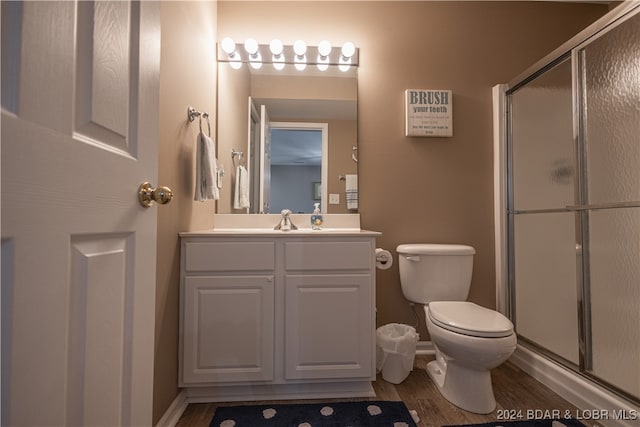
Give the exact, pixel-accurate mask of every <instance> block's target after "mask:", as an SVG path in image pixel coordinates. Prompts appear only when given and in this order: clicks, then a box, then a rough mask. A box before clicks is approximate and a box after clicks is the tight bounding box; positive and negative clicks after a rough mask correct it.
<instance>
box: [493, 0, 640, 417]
mask: <svg viewBox="0 0 640 427" xmlns="http://www.w3.org/2000/svg"><path fill="white" fill-rule="evenodd" d="M636 6H638V5H637V4H636V5H634V6H632V7H629V6H626V7H625V9H626V10H625V13H620V12H618V13H617V14H613V15H612V17H611V18H609V19H608V20H607V19H605V20H601V21H598V23H596V24H595V25H594V26H593V28H591V29H588V30H585V32H583V33H581V35H579V36H577V38H574V39H572V41H571V42H569V44H568V45H565V46H564V47H565V48H564V50H563V48H560V49H559V50H557V51H556V52H555V53H554V54H552V56H550V57H547V58H546V59H545V60H544V62H543V63H539V64H538V65H537V66H536V67H535V69H533V70H530V71H529V72H527V73H525V74H523V75H522V76H521V77H519V78H518V79H516V80H515V81H514V82H513V83H511V84H509V85H504V86H503V87H502V93H503V100H504V102H503V104H502V107H503V108H504V117H506V126H504V127H503V132H504V136H505V137H506V151H505V154H504V157H503V161H504V163H505V169H504V170H505V171H506V175H505V176H504V179H503V181H504V184H505V186H504V198H503V202H502V203H503V205H502V206H501V209H502V215H503V218H504V221H503V224H504V240H503V243H504V248H505V250H504V254H505V255H504V260H505V267H504V273H505V276H506V280H505V287H506V290H507V295H508V296H507V298H506V301H505V304H504V311H506V312H507V313H508V314H509V315H510V318H511V319H512V321H513V322H514V324H515V326H516V331H517V333H518V339H519V342H520V343H521V344H523V345H525V346H526V347H528V348H529V349H532V350H533V351H534V352H536V353H538V354H543V355H544V356H545V357H547V358H551V359H553V360H554V361H555V362H558V363H560V364H562V365H564V366H565V367H568V368H570V369H572V370H574V371H575V372H577V373H579V374H580V375H582V376H584V377H587V378H588V379H589V380H591V381H593V382H595V383H598V384H599V385H601V386H603V387H605V388H607V389H608V390H610V391H612V392H613V393H615V394H617V395H618V396H621V397H622V398H624V399H626V400H627V401H628V402H631V403H632V404H635V405H638V404H640V13H638V12H639V11H640V7H636ZM498 252H499V253H498V256H499V255H500V251H498Z"/></svg>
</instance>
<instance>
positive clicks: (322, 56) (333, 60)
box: [217, 37, 359, 71]
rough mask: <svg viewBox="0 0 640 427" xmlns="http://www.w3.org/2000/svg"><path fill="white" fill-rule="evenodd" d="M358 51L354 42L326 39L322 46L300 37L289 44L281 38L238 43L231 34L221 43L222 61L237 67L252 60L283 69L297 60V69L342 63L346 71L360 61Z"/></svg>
mask: <svg viewBox="0 0 640 427" xmlns="http://www.w3.org/2000/svg"><path fill="white" fill-rule="evenodd" d="M358 53H359V52H358V48H357V47H355V45H354V44H353V43H351V42H346V43H344V44H343V45H342V46H341V47H340V46H331V44H330V43H329V42H328V41H326V40H323V41H321V42H320V43H319V44H318V46H308V45H307V44H306V43H305V42H304V41H302V40H297V41H296V42H295V43H294V44H293V45H285V44H283V43H282V42H281V41H280V40H277V39H275V40H272V41H271V42H270V43H269V44H260V43H258V42H257V41H256V40H255V39H247V40H246V41H245V42H244V43H236V42H235V41H234V40H233V39H231V38H230V37H225V38H224V39H222V41H221V42H220V43H218V52H217V59H218V62H229V63H231V65H232V66H234V65H235V67H234V68H239V67H240V66H241V65H242V63H248V64H250V65H251V67H253V68H256V69H257V68H260V67H261V66H262V64H273V66H274V68H276V69H279V70H280V69H282V68H284V65H285V64H293V65H295V66H296V68H297V69H304V67H306V66H307V65H316V66H318V69H320V70H326V69H327V68H328V66H329V65H338V66H339V67H341V69H343V71H346V70H347V69H348V68H349V67H350V66H352V65H353V66H357V65H358Z"/></svg>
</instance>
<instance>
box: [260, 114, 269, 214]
mask: <svg viewBox="0 0 640 427" xmlns="http://www.w3.org/2000/svg"><path fill="white" fill-rule="evenodd" d="M260 177H261V180H262V181H261V182H260V213H269V212H270V210H269V205H270V204H271V122H270V121H269V114H267V108H266V107H265V106H264V105H261V106H260Z"/></svg>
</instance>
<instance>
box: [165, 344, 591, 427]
mask: <svg viewBox="0 0 640 427" xmlns="http://www.w3.org/2000/svg"><path fill="white" fill-rule="evenodd" d="M430 360H433V357H432V356H421V355H418V356H416V362H415V368H414V370H413V371H412V372H411V374H410V375H409V377H408V378H407V379H406V380H405V381H404V382H402V383H401V384H397V385H396V384H391V383H388V382H386V381H384V380H383V379H382V377H381V376H380V375H378V378H377V380H376V381H375V382H374V383H373V388H374V389H375V391H376V397H375V398H369V399H366V398H364V399H363V398H358V399H333V400H331V399H323V400H304V401H303V400H300V401H274V402H271V403H313V402H327V401H348V400H402V401H404V403H405V404H406V405H407V408H409V409H410V410H415V411H417V413H418V416H419V417H420V422H419V423H418V427H432V426H433V427H440V426H444V425H452V424H474V423H486V422H491V421H495V420H497V419H498V417H501V420H502V421H506V419H505V416H510V415H518V414H522V416H523V417H524V419H527V415H528V412H527V411H536V410H537V411H554V410H555V411H560V414H562V416H564V414H565V413H566V412H565V411H569V413H571V414H576V413H577V412H576V411H577V408H576V407H574V406H573V405H571V404H570V403H568V402H567V401H565V400H564V399H562V398H561V397H560V396H558V395H557V394H555V393H554V392H553V391H551V390H550V389H549V388H547V387H545V386H544V385H542V384H540V383H539V382H538V381H536V380H535V379H533V378H532V377H530V376H529V375H527V374H526V373H525V372H523V371H522V370H521V369H519V368H518V367H516V366H515V365H513V364H511V363H509V362H507V363H504V364H503V365H501V366H500V367H498V368H497V369H494V370H493V371H492V379H493V388H494V394H495V396H496V401H497V404H498V405H497V408H496V410H495V411H494V412H493V413H491V414H488V415H478V414H472V413H470V412H466V411H463V410H462V409H459V408H457V407H456V406H454V405H452V404H450V403H449V402H448V401H447V400H446V399H445V398H444V397H442V395H440V393H439V392H438V390H437V389H436V387H435V385H434V384H433V383H432V382H431V379H430V378H429V376H428V375H427V372H426V371H425V367H426V365H427V362H429V361H430ZM256 403H257V404H261V403H265V402H231V403H191V404H189V406H188V407H187V409H186V410H185V412H184V414H183V415H182V417H181V418H180V420H179V421H178V424H177V426H178V427H208V426H209V422H210V421H211V419H212V418H213V414H214V412H215V409H216V408H217V407H218V406H229V405H242V404H256ZM514 421H515V420H514ZM582 422H583V424H585V425H586V426H587V427H592V426H599V424H598V423H596V422H593V423H587V422H585V421H584V420H583V421H582Z"/></svg>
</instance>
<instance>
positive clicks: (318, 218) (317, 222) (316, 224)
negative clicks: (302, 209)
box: [311, 203, 322, 230]
mask: <svg viewBox="0 0 640 427" xmlns="http://www.w3.org/2000/svg"><path fill="white" fill-rule="evenodd" d="M313 205H314V206H315V208H314V209H313V214H312V215H311V229H313V230H320V229H322V214H321V213H320V203H314V204H313Z"/></svg>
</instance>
